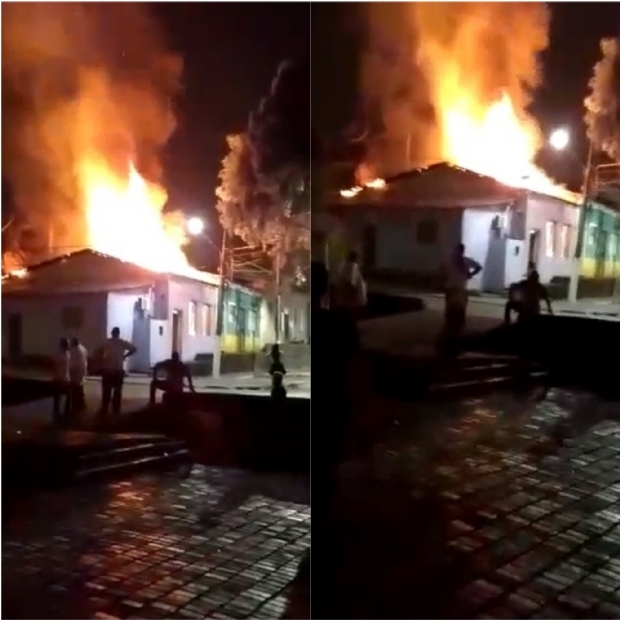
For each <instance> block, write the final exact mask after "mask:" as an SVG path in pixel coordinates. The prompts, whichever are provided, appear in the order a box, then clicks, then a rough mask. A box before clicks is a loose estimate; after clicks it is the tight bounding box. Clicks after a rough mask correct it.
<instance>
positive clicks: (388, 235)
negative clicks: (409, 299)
mask: <svg viewBox="0 0 620 620" xmlns="http://www.w3.org/2000/svg"><path fill="white" fill-rule="evenodd" d="M394 211H396V210H394ZM394 211H392V212H390V213H386V214H385V215H383V214H382V215H381V216H377V221H376V257H375V258H376V260H375V268H376V269H379V270H383V269H385V270H394V271H402V272H414V273H436V272H437V271H439V269H440V268H441V266H442V264H443V261H444V260H445V258H446V256H447V255H448V254H449V253H450V251H451V250H452V249H453V248H454V246H455V245H456V244H457V243H459V242H460V240H461V218H462V210H460V209H448V208H444V209H403V212H402V213H399V212H394ZM428 220H434V221H436V222H437V224H438V231H437V240H436V242H435V243H429V244H421V243H419V242H418V239H417V230H418V225H419V224H420V223H421V222H424V221H428Z"/></svg>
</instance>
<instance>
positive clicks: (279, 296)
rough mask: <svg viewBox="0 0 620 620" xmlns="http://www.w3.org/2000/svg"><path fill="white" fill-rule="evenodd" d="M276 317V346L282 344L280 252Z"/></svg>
mask: <svg viewBox="0 0 620 620" xmlns="http://www.w3.org/2000/svg"><path fill="white" fill-rule="evenodd" d="M275 268H276V316H275V320H274V335H275V340H276V344H280V323H281V319H282V316H281V315H282V291H281V288H282V287H281V286H280V271H281V270H280V251H279V249H278V252H277V254H276V264H275Z"/></svg>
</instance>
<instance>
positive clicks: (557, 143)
mask: <svg viewBox="0 0 620 620" xmlns="http://www.w3.org/2000/svg"><path fill="white" fill-rule="evenodd" d="M570 142H571V139H570V133H569V131H568V130H567V129H566V128H565V127H558V128H557V129H554V130H553V131H552V132H551V135H550V136H549V144H550V145H551V147H552V148H553V149H555V150H556V151H566V149H567V148H568V146H569V145H570ZM593 153H594V145H593V143H592V140H590V139H588V159H587V161H586V165H585V168H584V170H583V188H582V192H583V196H582V203H581V208H580V209H579V223H578V226H577V239H576V241H575V254H574V256H573V260H572V265H571V272H570V281H569V285H568V301H570V302H576V301H577V293H578V289H579V274H580V273H581V255H582V254H583V241H584V240H583V237H584V234H585V227H586V219H587V214H588V210H589V209H590V186H591V185H592V172H593V166H592V156H593Z"/></svg>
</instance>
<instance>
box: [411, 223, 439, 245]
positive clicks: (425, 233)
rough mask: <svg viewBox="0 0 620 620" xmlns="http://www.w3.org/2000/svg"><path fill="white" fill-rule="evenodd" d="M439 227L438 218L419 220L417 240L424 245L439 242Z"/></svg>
mask: <svg viewBox="0 0 620 620" xmlns="http://www.w3.org/2000/svg"><path fill="white" fill-rule="evenodd" d="M438 236H439V227H438V225H437V221H436V220H423V221H421V222H418V226H417V229H416V239H417V242H418V243H420V244H422V245H430V244H433V243H437V237H438Z"/></svg>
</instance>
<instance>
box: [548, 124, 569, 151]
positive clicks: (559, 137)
mask: <svg viewBox="0 0 620 620" xmlns="http://www.w3.org/2000/svg"><path fill="white" fill-rule="evenodd" d="M569 143H570V133H568V129H565V128H564V127H559V128H558V129H554V130H553V131H552V132H551V135H550V136H549V144H550V145H551V147H552V148H554V149H555V150H556V151H563V150H564V149H565V148H566V147H567V146H568V145H569Z"/></svg>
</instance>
